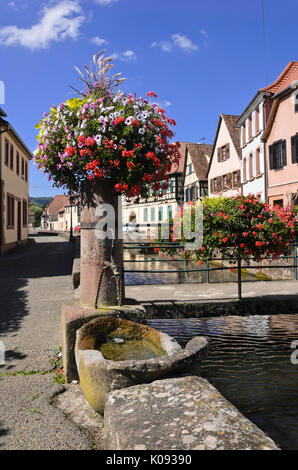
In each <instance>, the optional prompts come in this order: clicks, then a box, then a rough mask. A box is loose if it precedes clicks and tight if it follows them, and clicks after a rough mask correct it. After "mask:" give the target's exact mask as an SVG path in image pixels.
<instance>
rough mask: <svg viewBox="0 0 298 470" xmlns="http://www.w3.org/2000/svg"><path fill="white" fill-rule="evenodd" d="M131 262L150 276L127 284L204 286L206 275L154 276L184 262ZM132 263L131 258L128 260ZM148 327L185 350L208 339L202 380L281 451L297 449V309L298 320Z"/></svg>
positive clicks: (226, 275)
mask: <svg viewBox="0 0 298 470" xmlns="http://www.w3.org/2000/svg"><path fill="white" fill-rule="evenodd" d="M133 256H135V259H137V260H138V261H139V262H138V263H136V264H135V263H126V268H127V269H141V270H148V271H149V272H148V273H135V274H134V273H127V274H126V275H125V276H126V282H127V284H131V285H132V284H153V285H154V284H169V283H184V282H205V281H206V278H205V276H206V273H172V274H171V273H164V274H162V273H159V274H155V273H150V270H159V269H160V270H170V269H184V268H183V267H186V266H187V264H186V262H175V261H173V262H171V263H167V262H166V263H164V262H162V261H161V260H160V258H159V257H157V256H156V257H154V256H152V255H150V256H144V255H140V254H136V255H133ZM131 259H132V255H131V254H129V255H128V256H127V260H131ZM147 260H149V261H150V262H148V261H147ZM128 266H129V268H128ZM235 277H236V276H235V274H233V273H231V272H229V271H224V272H220V271H215V272H213V273H210V279H209V281H210V282H224V281H235ZM250 280H251V279H250ZM148 323H149V324H150V326H153V327H154V328H157V329H160V330H162V331H164V332H165V333H167V334H169V335H171V336H173V337H174V338H176V340H177V341H178V342H179V343H180V344H182V345H184V344H185V343H186V342H187V341H189V340H190V339H191V338H192V337H194V336H197V335H202V336H206V337H207V338H208V341H209V354H208V358H207V360H205V361H203V363H202V367H201V374H202V376H203V377H205V378H206V379H208V380H209V382H210V383H212V384H213V385H214V386H215V387H216V388H217V389H218V390H219V391H220V392H221V393H222V395H223V396H224V397H225V398H226V399H228V400H229V401H230V402H231V403H233V404H234V405H235V406H236V407H237V408H238V409H239V410H240V411H241V412H242V413H243V414H244V415H245V416H246V417H247V418H248V419H250V420H251V421H252V422H253V423H255V424H256V425H257V426H258V427H259V428H260V429H262V430H263V431H264V432H265V433H266V434H267V435H269V436H270V437H271V438H272V439H273V440H274V441H275V442H276V443H277V444H278V445H279V446H280V447H281V448H282V449H284V450H296V449H298V365H294V364H292V362H291V354H292V353H293V351H294V349H292V348H291V344H292V342H293V341H296V340H298V307H297V315H270V312H268V315H259V316H258V315H255V316H247V317H240V316H228V317H217V318H202V319H195V318H194V319H182V318H181V319H166V320H161V319H154V320H149V321H148Z"/></svg>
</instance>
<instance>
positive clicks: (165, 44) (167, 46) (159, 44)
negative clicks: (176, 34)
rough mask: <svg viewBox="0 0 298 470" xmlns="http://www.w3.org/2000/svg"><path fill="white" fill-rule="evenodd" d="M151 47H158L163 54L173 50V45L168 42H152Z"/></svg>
mask: <svg viewBox="0 0 298 470" xmlns="http://www.w3.org/2000/svg"><path fill="white" fill-rule="evenodd" d="M151 47H160V49H161V50H162V51H164V52H170V51H171V50H172V49H173V44H172V43H171V42H170V41H154V42H153V43H152V44H151Z"/></svg>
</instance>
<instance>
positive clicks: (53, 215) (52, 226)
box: [42, 195, 69, 231]
mask: <svg viewBox="0 0 298 470" xmlns="http://www.w3.org/2000/svg"><path fill="white" fill-rule="evenodd" d="M67 205H69V199H68V197H67V196H64V195H63V196H60V195H59V196H55V197H54V199H53V200H52V202H51V204H50V205H49V206H48V207H46V208H45V210H44V214H43V218H42V224H43V225H44V228H46V229H47V230H50V231H56V230H59V223H58V215H59V211H60V210H61V209H64V206H67Z"/></svg>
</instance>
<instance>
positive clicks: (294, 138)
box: [291, 134, 298, 163]
mask: <svg viewBox="0 0 298 470" xmlns="http://www.w3.org/2000/svg"><path fill="white" fill-rule="evenodd" d="M291 148H292V163H298V161H297V150H298V148H297V134H296V135H293V136H292V137H291Z"/></svg>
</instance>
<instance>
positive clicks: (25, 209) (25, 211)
mask: <svg viewBox="0 0 298 470" xmlns="http://www.w3.org/2000/svg"><path fill="white" fill-rule="evenodd" d="M27 223H28V203H27V201H24V200H23V227H27Z"/></svg>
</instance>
